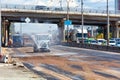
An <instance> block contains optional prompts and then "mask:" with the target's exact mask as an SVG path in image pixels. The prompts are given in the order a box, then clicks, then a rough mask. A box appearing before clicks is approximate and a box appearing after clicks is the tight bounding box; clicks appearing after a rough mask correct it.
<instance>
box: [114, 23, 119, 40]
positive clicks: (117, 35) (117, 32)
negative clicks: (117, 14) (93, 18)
mask: <svg viewBox="0 0 120 80" xmlns="http://www.w3.org/2000/svg"><path fill="white" fill-rule="evenodd" d="M119 26H120V21H118V22H116V29H115V32H116V35H115V36H116V38H119V31H120V30H119Z"/></svg>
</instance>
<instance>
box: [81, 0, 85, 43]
mask: <svg viewBox="0 0 120 80" xmlns="http://www.w3.org/2000/svg"><path fill="white" fill-rule="evenodd" d="M81 17H82V20H81V21H82V23H81V24H82V44H83V43H84V34H83V26H84V16H83V0H81Z"/></svg>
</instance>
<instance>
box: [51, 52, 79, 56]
mask: <svg viewBox="0 0 120 80" xmlns="http://www.w3.org/2000/svg"><path fill="white" fill-rule="evenodd" d="M75 54H78V53H73V52H66V53H55V54H52V55H56V56H64V55H75Z"/></svg>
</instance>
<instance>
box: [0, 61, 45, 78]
mask: <svg viewBox="0 0 120 80" xmlns="http://www.w3.org/2000/svg"><path fill="white" fill-rule="evenodd" d="M0 73H1V74H0V80H45V79H43V78H40V77H39V76H38V75H36V74H34V73H33V72H30V71H29V70H27V69H25V68H24V67H22V66H13V65H12V64H5V63H0Z"/></svg>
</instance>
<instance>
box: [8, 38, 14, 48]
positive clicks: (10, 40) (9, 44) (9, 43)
mask: <svg viewBox="0 0 120 80" xmlns="http://www.w3.org/2000/svg"><path fill="white" fill-rule="evenodd" d="M12 43H13V42H12V39H11V38H10V39H9V41H8V47H12Z"/></svg>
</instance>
